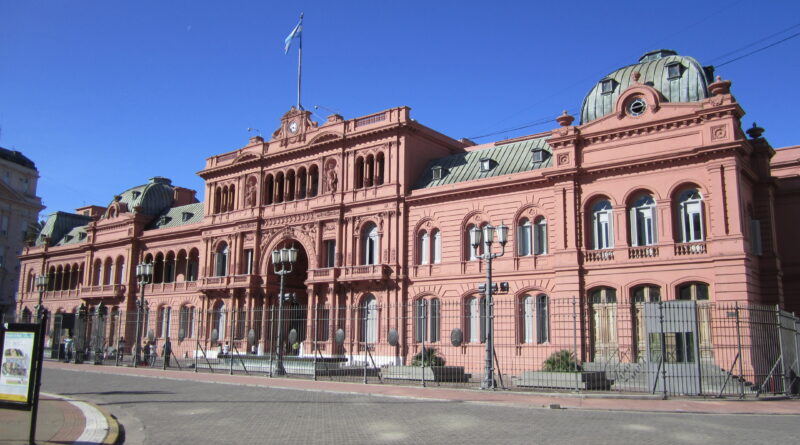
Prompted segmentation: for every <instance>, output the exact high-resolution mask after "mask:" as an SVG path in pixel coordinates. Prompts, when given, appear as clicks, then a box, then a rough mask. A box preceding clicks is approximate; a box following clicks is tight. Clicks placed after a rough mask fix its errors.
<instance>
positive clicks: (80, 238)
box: [78, 232, 86, 241]
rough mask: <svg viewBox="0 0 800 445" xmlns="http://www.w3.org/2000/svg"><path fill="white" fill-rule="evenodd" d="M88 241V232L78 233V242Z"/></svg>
mask: <svg viewBox="0 0 800 445" xmlns="http://www.w3.org/2000/svg"><path fill="white" fill-rule="evenodd" d="M85 239H86V232H78V241H83V240H85Z"/></svg>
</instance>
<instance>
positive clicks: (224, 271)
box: [214, 243, 228, 277]
mask: <svg viewBox="0 0 800 445" xmlns="http://www.w3.org/2000/svg"><path fill="white" fill-rule="evenodd" d="M215 257H216V264H215V267H214V271H215V275H216V276H218V277H224V276H226V275H228V244H227V243H220V244H219V246H218V247H217V251H216V254H215Z"/></svg>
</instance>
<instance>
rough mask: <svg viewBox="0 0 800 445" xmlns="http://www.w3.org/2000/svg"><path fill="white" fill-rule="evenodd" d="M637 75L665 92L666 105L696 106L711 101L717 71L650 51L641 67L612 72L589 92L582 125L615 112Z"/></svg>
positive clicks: (669, 52)
mask: <svg viewBox="0 0 800 445" xmlns="http://www.w3.org/2000/svg"><path fill="white" fill-rule="evenodd" d="M636 71H638V72H639V73H640V74H641V78H640V79H639V82H641V83H643V84H646V85H650V86H652V87H653V88H655V89H656V90H658V91H659V92H661V95H662V96H664V99H666V102H696V101H700V100H703V99H705V98H707V97H709V93H708V84H709V83H711V82H713V72H714V68H713V67H703V66H701V65H700V63H699V62H697V60H695V59H694V58H692V57H688V56H681V55H678V53H676V52H675V51H672V50H669V49H659V50H656V51H650V52H648V53H646V54H645V55H643V56H642V57H641V58H639V63H636V64H634V65H629V66H626V67H624V68H620V69H618V70H616V71H614V72H612V73H611V74H609V75H608V76H606V77H604V78H603V79H601V80H600V81H599V82H598V83H597V84H596V85H595V86H594V87H593V88H592V89H591V90H590V91H589V94H587V95H586V97H585V98H584V99H583V106H582V107H581V123H582V124H585V123H587V122H591V121H593V120H595V119H598V118H601V117H603V116H605V115H607V114H610V113H611V112H613V111H614V104H615V103H616V101H617V98H619V96H620V95H621V94H622V93H623V92H624V91H625V90H627V89H628V87H630V86H631V84H633V79H632V77H631V76H632V75H633V73H634V72H636Z"/></svg>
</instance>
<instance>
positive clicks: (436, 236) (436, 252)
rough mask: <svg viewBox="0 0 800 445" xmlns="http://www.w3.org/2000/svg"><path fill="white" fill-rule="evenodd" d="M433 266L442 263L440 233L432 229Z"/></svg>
mask: <svg viewBox="0 0 800 445" xmlns="http://www.w3.org/2000/svg"><path fill="white" fill-rule="evenodd" d="M431 233H432V234H433V264H439V263H441V262H442V232H441V231H439V229H433V231H431Z"/></svg>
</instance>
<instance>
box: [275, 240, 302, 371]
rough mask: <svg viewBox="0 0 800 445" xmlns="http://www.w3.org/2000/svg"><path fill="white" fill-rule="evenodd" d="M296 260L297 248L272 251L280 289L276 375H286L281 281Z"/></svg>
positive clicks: (290, 270)
mask: <svg viewBox="0 0 800 445" xmlns="http://www.w3.org/2000/svg"><path fill="white" fill-rule="evenodd" d="M296 262H297V248H295V247H294V246H292V247H291V248H288V249H287V248H286V247H283V248H280V249H275V250H273V251H272V267H273V270H274V271H275V275H278V276H280V277H281V284H280V289H279V292H278V364H277V365H276V367H275V373H276V374H278V375H286V369H285V368H284V367H283V300H284V297H285V295H283V281H284V277H286V275H288V274H290V273H292V268H293V266H294V263H296Z"/></svg>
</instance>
